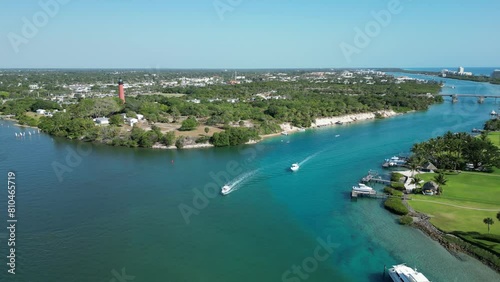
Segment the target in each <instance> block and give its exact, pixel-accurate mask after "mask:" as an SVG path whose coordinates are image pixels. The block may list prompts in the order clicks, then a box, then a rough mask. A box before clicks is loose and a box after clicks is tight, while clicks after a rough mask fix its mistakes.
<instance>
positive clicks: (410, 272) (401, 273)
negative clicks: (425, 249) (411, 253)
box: [389, 264, 430, 282]
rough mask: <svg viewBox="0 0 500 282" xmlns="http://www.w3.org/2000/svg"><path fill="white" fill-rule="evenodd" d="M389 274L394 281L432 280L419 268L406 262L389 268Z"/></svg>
mask: <svg viewBox="0 0 500 282" xmlns="http://www.w3.org/2000/svg"><path fill="white" fill-rule="evenodd" d="M389 276H390V277H391V279H392V281H394V282H430V281H429V279H427V277H425V276H424V275H423V274H422V273H420V272H418V271H417V269H413V268H411V267H408V266H406V265H405V264H398V265H394V266H393V267H392V268H389Z"/></svg>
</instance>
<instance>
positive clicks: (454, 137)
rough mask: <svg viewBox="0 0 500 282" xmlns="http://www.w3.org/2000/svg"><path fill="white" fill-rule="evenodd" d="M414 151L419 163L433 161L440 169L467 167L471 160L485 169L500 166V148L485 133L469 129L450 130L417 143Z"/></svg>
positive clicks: (416, 160) (488, 169) (414, 159)
mask: <svg viewBox="0 0 500 282" xmlns="http://www.w3.org/2000/svg"><path fill="white" fill-rule="evenodd" d="M412 152H413V156H412V159H411V161H412V162H414V163H416V164H418V165H422V164H423V163H425V162H431V163H433V164H434V165H435V166H436V167H437V168H439V169H449V170H457V169H466V168H467V164H472V165H473V167H474V168H475V169H480V170H483V171H491V169H492V168H493V167H500V149H499V148H498V147H497V146H495V145H494V144H493V143H492V142H491V141H490V140H488V138H487V137H486V135H485V134H483V135H481V136H479V137H474V136H471V135H469V134H467V133H455V134H454V133H451V132H448V133H446V134H445V135H443V136H439V137H437V138H432V139H430V140H429V141H427V142H422V143H418V144H415V145H413V147H412Z"/></svg>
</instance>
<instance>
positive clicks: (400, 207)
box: [384, 198, 408, 215]
mask: <svg viewBox="0 0 500 282" xmlns="http://www.w3.org/2000/svg"><path fill="white" fill-rule="evenodd" d="M384 208H385V209H387V210H388V211H390V212H392V213H394V214H397V215H407V214H408V208H407V207H406V206H405V205H404V204H403V201H402V200H401V199H398V198H388V199H387V200H385V202H384Z"/></svg>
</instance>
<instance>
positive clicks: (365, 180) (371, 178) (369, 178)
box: [361, 174, 391, 185]
mask: <svg viewBox="0 0 500 282" xmlns="http://www.w3.org/2000/svg"><path fill="white" fill-rule="evenodd" d="M361 182H362V183H368V182H374V183H380V184H385V185H390V184H391V181H390V180H385V179H382V177H381V176H374V175H372V174H368V175H367V176H365V177H363V178H361Z"/></svg>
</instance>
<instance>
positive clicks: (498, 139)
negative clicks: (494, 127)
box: [488, 131, 500, 147]
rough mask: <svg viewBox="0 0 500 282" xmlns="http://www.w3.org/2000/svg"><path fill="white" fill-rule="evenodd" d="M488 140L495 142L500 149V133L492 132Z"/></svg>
mask: <svg viewBox="0 0 500 282" xmlns="http://www.w3.org/2000/svg"><path fill="white" fill-rule="evenodd" d="M488 139H490V140H491V142H493V144H495V145H497V146H498V147H500V132H498V131H497V132H490V133H489V134H488Z"/></svg>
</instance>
